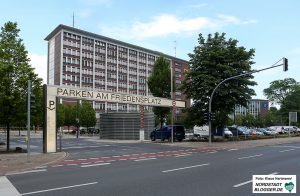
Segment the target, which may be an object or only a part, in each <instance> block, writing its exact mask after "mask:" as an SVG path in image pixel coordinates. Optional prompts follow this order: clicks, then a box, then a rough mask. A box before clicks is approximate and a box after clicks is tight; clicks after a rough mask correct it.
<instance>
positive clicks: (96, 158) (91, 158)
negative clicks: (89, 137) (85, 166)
mask: <svg viewBox="0 0 300 196" xmlns="http://www.w3.org/2000/svg"><path fill="white" fill-rule="evenodd" d="M90 159H99V158H90Z"/></svg>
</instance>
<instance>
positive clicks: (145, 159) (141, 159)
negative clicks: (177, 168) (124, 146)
mask: <svg viewBox="0 0 300 196" xmlns="http://www.w3.org/2000/svg"><path fill="white" fill-rule="evenodd" d="M153 159H156V158H146V159H136V160H134V161H148V160H153Z"/></svg>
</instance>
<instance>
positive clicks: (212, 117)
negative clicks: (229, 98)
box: [209, 112, 215, 121]
mask: <svg viewBox="0 0 300 196" xmlns="http://www.w3.org/2000/svg"><path fill="white" fill-rule="evenodd" d="M209 119H210V120H211V121H214V120H215V113H213V112H212V113H210V114H209Z"/></svg>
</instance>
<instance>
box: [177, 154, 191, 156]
mask: <svg viewBox="0 0 300 196" xmlns="http://www.w3.org/2000/svg"><path fill="white" fill-rule="evenodd" d="M190 155H191V154H180V155H176V156H174V157H186V156H190Z"/></svg>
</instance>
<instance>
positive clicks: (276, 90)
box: [263, 78, 299, 104]
mask: <svg viewBox="0 0 300 196" xmlns="http://www.w3.org/2000/svg"><path fill="white" fill-rule="evenodd" d="M298 85H299V83H298V82H297V81H296V80H295V79H293V78H285V79H283V80H275V81H273V82H271V83H270V86H269V87H268V88H266V89H264V91H263V92H264V95H265V96H266V97H267V98H268V99H269V101H271V102H273V103H274V104H281V103H282V101H283V100H284V99H285V98H286V97H287V96H288V95H290V94H291V93H293V92H294V91H295V90H296V88H297V86H298Z"/></svg>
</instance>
